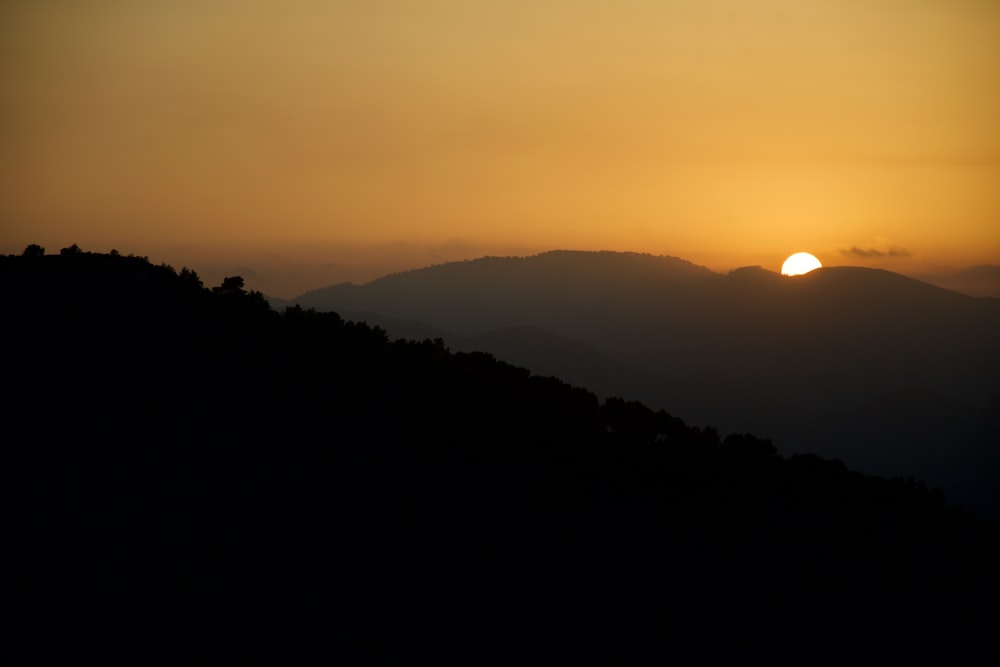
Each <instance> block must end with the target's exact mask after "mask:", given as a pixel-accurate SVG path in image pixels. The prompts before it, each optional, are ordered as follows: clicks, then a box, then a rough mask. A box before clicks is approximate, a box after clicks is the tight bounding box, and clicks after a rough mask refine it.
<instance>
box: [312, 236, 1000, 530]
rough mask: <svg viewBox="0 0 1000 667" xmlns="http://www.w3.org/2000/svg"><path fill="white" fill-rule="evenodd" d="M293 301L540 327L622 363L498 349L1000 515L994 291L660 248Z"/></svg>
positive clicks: (552, 258)
mask: <svg viewBox="0 0 1000 667" xmlns="http://www.w3.org/2000/svg"><path fill="white" fill-rule="evenodd" d="M296 301H297V302H298V303H300V304H302V305H307V306H313V307H317V308H320V309H324V310H333V311H339V310H346V311H365V312H367V313H371V314H372V315H374V316H377V317H380V318H389V319H391V318H397V319H406V320H411V321H419V322H422V323H424V325H426V326H430V327H434V328H436V329H438V330H441V331H445V332H449V333H450V334H452V335H451V336H448V335H445V336H443V337H444V339H445V340H446V341H448V342H449V344H455V345H458V344H460V343H459V342H458V341H460V340H461V339H463V338H467V337H469V336H473V335H475V336H484V335H487V337H488V338H490V337H491V338H492V339H493V341H492V342H489V341H487V342H486V344H487V347H484V348H483V349H486V350H487V351H490V352H495V353H497V354H500V353H504V354H506V353H507V351H508V350H509V349H511V348H514V346H512V345H510V344H504V343H501V342H500V341H499V339H500V338H501V337H500V336H499V335H497V334H495V333H491V332H495V331H498V330H504V329H507V330H510V329H511V328H512V327H513V328H518V327H521V328H524V327H527V328H533V329H537V330H541V331H544V332H548V334H550V335H552V336H558V337H563V338H565V339H568V340H572V341H577V343H578V344H582V345H586V346H589V347H591V348H593V349H594V350H595V352H596V353H597V354H598V355H601V356H604V357H607V358H609V359H611V360H614V361H615V362H617V363H618V366H617V367H615V366H613V365H612V364H605V365H603V366H602V367H601V369H600V372H596V371H595V370H594V369H593V368H587V369H584V368H579V369H578V370H574V361H573V360H572V359H571V358H570V355H567V356H566V358H565V359H562V358H560V357H561V356H562V355H560V353H559V351H558V350H553V349H551V348H549V349H544V346H538V348H537V351H535V352H533V351H532V350H531V349H530V348H528V347H525V346H521V347H520V348H518V349H514V350H513V351H514V356H510V357H504V358H505V359H509V360H510V361H512V362H514V363H517V364H519V365H523V366H525V367H528V368H532V369H536V368H537V369H543V368H552V367H555V368H560V369H565V370H564V371H563V375H562V377H564V379H567V380H569V381H571V382H578V383H581V384H586V386H587V387H588V388H590V389H592V390H593V391H595V392H597V393H598V394H599V395H601V396H611V395H625V396H627V397H630V398H634V399H638V400H641V401H642V402H644V403H646V404H648V405H651V406H654V407H657V408H661V407H662V408H665V409H668V410H670V411H671V412H673V413H674V414H677V415H680V416H681V417H683V418H684V419H685V420H687V421H689V422H691V423H695V424H703V425H708V424H711V425H714V426H716V427H718V428H721V429H724V430H727V431H751V432H755V433H761V434H765V435H766V436H768V437H770V438H772V439H773V440H774V441H775V443H776V445H777V446H778V447H779V450H780V451H781V452H783V453H785V454H791V453H794V452H815V453H819V454H821V455H823V456H831V457H836V458H843V459H844V460H845V461H847V462H848V463H849V464H850V465H852V466H855V467H858V468H860V469H862V470H866V471H870V472H875V473H878V474H886V475H897V474H898V475H913V476H917V477H921V478H924V479H927V480H929V481H930V482H932V483H933V484H935V485H942V486H945V488H946V490H947V491H948V493H949V495H950V496H952V497H956V498H959V499H960V500H961V501H962V502H963V503H965V504H968V505H972V506H975V507H976V508H977V509H978V510H980V511H983V512H986V513H988V514H989V515H991V516H994V517H998V518H1000V484H997V481H996V480H997V479H998V477H1000V446H998V443H1000V417H998V415H1000V386H998V385H997V382H996V378H997V377H998V376H1000V301H997V300H995V299H975V298H972V297H968V296H965V295H962V294H959V293H956V292H951V291H948V290H944V289H941V288H938V287H934V286H932V285H928V284H926V283H922V282H919V281H916V280H913V279H910V278H906V277H903V276H900V275H897V274H893V273H890V272H887V271H880V270H874V269H863V268H855V267H833V268H824V269H820V270H817V271H813V272H811V273H809V274H807V275H804V276H799V277H796V278H785V277H782V276H779V275H777V274H775V273H772V272H769V271H765V270H763V269H760V268H747V269H741V270H737V271H733V272H732V273H730V274H728V275H720V274H716V273H713V272H711V271H709V270H707V269H704V268H701V267H696V266H694V265H692V264H690V263H688V262H684V261H683V260H679V259H676V258H670V257H653V256H649V255H636V254H628V253H585V252H554V253H545V254H542V255H538V256H535V257H527V258H484V259H482V260H476V261H470V262H459V263H453V264H447V265H442V266H437V267H430V268H427V269H422V270H416V271H411V272H406V273H402V274H396V275H393V276H387V277H386V278H383V279H381V280H377V281H373V282H372V283H368V284H366V285H361V286H356V285H340V286H333V287H329V288H326V289H322V290H314V291H313V292H310V293H308V294H305V295H303V296H301V297H299V299H297V300H296ZM386 326H387V328H388V330H389V332H390V334H393V329H392V327H391V326H389V325H386ZM393 335H394V334H393ZM484 340H485V339H484ZM886 406H894V407H893V408H892V409H886Z"/></svg>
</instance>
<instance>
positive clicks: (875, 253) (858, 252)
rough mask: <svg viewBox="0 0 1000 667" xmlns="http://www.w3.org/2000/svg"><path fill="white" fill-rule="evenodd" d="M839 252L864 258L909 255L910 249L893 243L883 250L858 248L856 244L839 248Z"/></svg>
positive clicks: (847, 255)
mask: <svg viewBox="0 0 1000 667" xmlns="http://www.w3.org/2000/svg"><path fill="white" fill-rule="evenodd" d="M840 254H841V255H844V256H846V257H863V258H865V259H870V258H882V257H909V256H910V251H909V250H907V249H906V248H901V247H899V246H895V245H891V246H889V247H888V248H886V249H885V250H881V249H879V248H859V247H858V246H851V247H850V248H841V250H840Z"/></svg>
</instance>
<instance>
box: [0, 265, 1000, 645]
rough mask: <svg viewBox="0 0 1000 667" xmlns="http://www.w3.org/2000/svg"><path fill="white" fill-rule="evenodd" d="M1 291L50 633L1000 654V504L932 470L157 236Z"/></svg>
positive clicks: (11, 443) (37, 599)
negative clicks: (141, 253) (702, 411)
mask: <svg viewBox="0 0 1000 667" xmlns="http://www.w3.org/2000/svg"><path fill="white" fill-rule="evenodd" d="M0 303H2V304H3V308H4V322H5V324H4V328H5V340H6V345H5V363H4V383H3V395H2V396H0V399H2V401H3V405H4V407H5V413H4V414H5V419H4V429H5V437H4V442H5V449H6V452H7V464H8V470H9V471H10V472H11V473H12V474H11V475H10V477H11V478H12V480H14V482H15V483H14V484H13V485H12V486H11V487H10V490H11V492H12V493H11V494H10V495H11V497H12V502H11V505H10V506H9V507H10V509H11V510H12V511H11V512H10V514H11V515H12V519H13V521H12V522H11V523H10V525H9V528H8V533H7V534H8V544H9V545H11V546H10V548H9V550H8V552H9V553H10V552H13V554H14V555H15V556H16V558H15V559H14V560H15V561H16V565H14V566H11V567H10V569H9V570H8V571H9V578H10V580H11V582H12V584H13V588H14V589H15V590H16V591H17V592H19V593H20V594H21V595H20V596H19V597H16V598H15V600H16V602H15V603H13V604H17V605H18V611H19V613H18V616H19V618H21V619H22V621H25V620H26V621H27V622H28V623H29V624H34V625H36V626H39V625H41V626H43V627H49V632H47V633H46V636H47V637H49V638H51V637H53V636H61V633H62V631H63V628H64V627H65V626H66V625H67V624H68V625H78V624H82V623H94V624H95V625H97V626H100V627H102V628H103V629H102V630H98V631H97V633H96V635H94V636H92V641H97V642H98V643H99V642H100V641H101V640H102V639H104V640H105V641H107V642H108V643H114V642H118V641H120V640H121V636H122V635H123V634H125V633H127V632H131V630H126V629H125V628H131V627H133V626H134V625H139V626H143V627H146V628H147V630H148V631H150V632H151V634H155V635H157V643H156V644H150V650H153V651H155V650H158V649H156V648H153V647H159V646H161V645H163V644H164V643H166V644H170V643H173V642H177V641H182V639H181V638H183V637H187V636H189V635H190V634H192V633H194V634H198V633H201V634H204V635H210V636H212V637H213V638H215V639H216V640H217V641H218V642H220V643H222V644H224V645H225V648H224V650H226V651H227V652H228V651H235V650H239V649H241V648H242V649H243V650H244V651H254V650H256V647H257V646H259V644H260V643H261V642H264V641H266V639H267V638H268V637H271V636H274V635H276V634H278V635H281V636H282V637H285V636H286V634H285V632H286V631H287V630H288V628H289V627H291V628H293V629H294V632H295V638H294V639H288V640H286V641H287V642H288V643H286V644H284V645H283V646H284V647H285V649H286V650H289V651H291V650H294V648H295V647H297V646H300V645H301V644H302V643H305V642H308V643H309V644H310V645H321V646H322V647H323V648H324V651H325V652H326V655H327V657H331V658H334V659H336V658H340V659H344V660H348V659H350V660H351V661H352V662H353V661H355V660H356V659H357V652H359V651H360V652H361V654H362V656H361V657H362V658H364V657H366V656H367V658H368V659H369V660H368V661H372V662H384V661H388V660H406V661H407V662H410V661H413V660H414V658H417V659H420V658H428V659H440V658H442V657H446V656H448V657H452V658H457V659H460V660H462V661H463V662H467V663H480V662H484V661H510V660H518V661H524V660H525V659H527V660H531V661H536V660H537V661H543V660H544V661H552V660H558V661H564V660H569V659H576V658H586V659H589V660H593V661H599V662H613V663H616V664H619V663H622V662H633V661H638V660H639V659H642V661H646V660H649V661H656V662H665V661H677V662H682V663H686V662H690V661H692V660H697V661H698V662H713V661H716V660H719V659H726V660H727V661H733V660H738V661H740V662H742V663H752V664H778V663H794V664H824V663H828V664H843V662H844V661H845V660H847V659H848V658H849V659H850V661H851V663H852V664H866V663H867V664H876V663H879V664H884V663H886V662H899V661H903V660H905V661H909V662H914V663H918V664H919V663H927V664H930V663H936V664H946V663H947V664H978V663H982V664H986V663H988V662H989V661H990V660H991V659H996V658H997V657H998V652H997V648H996V645H995V643H994V642H993V638H994V632H995V628H996V627H997V621H998V620H1000V619H998V618H997V611H996V610H997V605H996V603H997V595H998V592H1000V582H998V570H997V564H998V562H1000V559H998V555H1000V551H998V535H997V529H996V526H994V525H991V524H983V523H981V522H979V521H978V520H976V519H975V518H974V517H973V516H972V515H970V514H968V513H966V512H965V511H963V510H960V509H956V508H954V507H950V506H948V505H946V503H945V502H944V499H943V498H942V496H941V494H940V493H939V492H931V491H928V490H927V489H926V488H925V487H924V486H923V484H921V483H919V482H916V481H913V480H910V481H905V480H902V479H895V480H889V479H884V478H879V477H873V476H866V475H862V474H859V473H857V472H853V471H851V470H848V469H847V468H846V467H845V466H844V465H843V464H841V463H839V462H837V461H831V460H824V459H822V458H819V457H817V456H813V455H803V456H794V457H788V458H785V457H782V456H779V455H778V454H777V453H776V451H775V449H774V447H773V446H772V445H771V444H770V442H768V441H767V440H763V439H760V438H757V437H755V436H752V435H732V436H728V437H725V438H720V436H719V435H718V433H717V432H716V431H715V430H714V429H701V428H693V427H690V426H687V425H686V424H685V423H684V422H682V421H681V420H679V419H677V418H675V417H672V416H671V415H669V414H667V413H666V412H663V411H659V412H654V411H652V410H650V409H648V408H646V407H644V406H643V405H641V404H638V403H630V402H625V401H622V400H617V399H616V400H607V401H604V402H599V401H598V399H597V398H596V396H594V395H593V394H591V393H590V392H588V391H585V390H583V389H579V388H574V387H572V386H570V385H567V384H565V383H563V382H561V381H559V380H556V379H554V378H546V377H538V376H533V375H531V374H529V373H528V372H527V371H525V370H523V369H521V368H517V367H514V366H511V365H508V364H505V363H501V362H498V361H497V360H496V359H495V358H493V357H492V356H490V355H487V354H482V353H452V352H450V351H449V350H448V349H446V348H445V347H444V346H443V345H442V344H441V343H440V342H435V341H430V340H425V341H423V342H407V341H405V340H397V341H390V340H389V339H388V337H387V336H386V334H385V332H384V331H382V330H379V329H376V328H370V327H368V326H365V325H361V324H356V323H351V322H347V321H344V320H343V319H341V318H340V317H339V316H338V315H335V314H332V313H318V312H315V311H308V310H302V309H300V308H291V309H288V310H286V311H284V312H283V313H281V314H279V313H277V312H274V311H272V310H271V309H270V308H269V307H268V306H267V304H266V302H265V301H264V299H263V298H262V297H261V295H259V294H256V293H248V292H246V291H245V290H243V289H242V284H241V281H240V280H239V279H227V280H226V281H225V282H224V283H223V285H220V286H219V287H216V288H213V289H205V288H204V287H202V285H201V284H200V281H199V280H198V277H197V276H196V275H195V274H194V273H192V272H190V271H186V270H185V271H182V272H181V273H180V274H177V273H176V272H175V271H174V270H173V269H171V268H170V267H165V266H153V265H151V264H149V263H148V262H147V261H145V259H143V258H135V257H122V256H116V255H96V254H88V253H79V252H69V253H67V254H65V255H61V256H28V257H0ZM106 610H110V611H106ZM54 619H58V620H59V622H60V625H55V623H56V620H54ZM45 624H51V625H50V626H46V625H45ZM233 625H236V626H242V628H243V630H244V631H245V632H246V634H244V635H242V639H241V640H240V642H241V643H239V642H237V643H234V642H233V640H231V639H229V637H230V635H229V634H227V633H226V632H224V631H223V628H229V627H231V626H233ZM149 629H151V630H149ZM223 636H225V637H226V639H225V640H223V639H222V637H223ZM226 642H228V643H226ZM47 648H48V645H47V644H46V643H45V642H42V643H40V644H38V645H36V648H35V650H36V654H40V655H44V652H45V650H46V649H47ZM230 655H231V654H230Z"/></svg>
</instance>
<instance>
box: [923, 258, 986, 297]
mask: <svg viewBox="0 0 1000 667" xmlns="http://www.w3.org/2000/svg"><path fill="white" fill-rule="evenodd" d="M914 277H915V278H919V279H920V280H923V281H924V282H928V283H930V284H932V285H938V286H939V287H945V288H947V289H952V290H955V291H957V292H962V293H963V294H969V295H972V296H981V297H993V298H1000V265H997V264H981V265H979V266H970V267H968V268H964V269H954V270H951V271H936V272H931V273H923V274H918V275H915V276H914Z"/></svg>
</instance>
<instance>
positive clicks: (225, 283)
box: [212, 276, 243, 294]
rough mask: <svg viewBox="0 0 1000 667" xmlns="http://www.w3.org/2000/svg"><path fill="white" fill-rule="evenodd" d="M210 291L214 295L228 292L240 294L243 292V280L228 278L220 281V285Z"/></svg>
mask: <svg viewBox="0 0 1000 667" xmlns="http://www.w3.org/2000/svg"><path fill="white" fill-rule="evenodd" d="M212 291H213V292H215V293H216V294H223V293H228V292H242V291H243V278H242V276H229V277H226V278H223V279H222V284H221V285H219V286H218V287H213V288H212Z"/></svg>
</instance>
